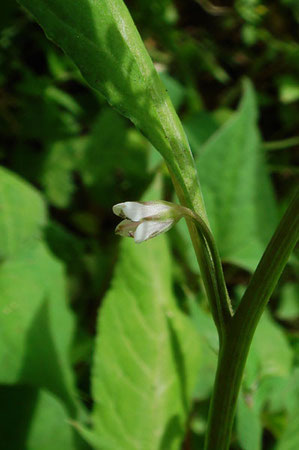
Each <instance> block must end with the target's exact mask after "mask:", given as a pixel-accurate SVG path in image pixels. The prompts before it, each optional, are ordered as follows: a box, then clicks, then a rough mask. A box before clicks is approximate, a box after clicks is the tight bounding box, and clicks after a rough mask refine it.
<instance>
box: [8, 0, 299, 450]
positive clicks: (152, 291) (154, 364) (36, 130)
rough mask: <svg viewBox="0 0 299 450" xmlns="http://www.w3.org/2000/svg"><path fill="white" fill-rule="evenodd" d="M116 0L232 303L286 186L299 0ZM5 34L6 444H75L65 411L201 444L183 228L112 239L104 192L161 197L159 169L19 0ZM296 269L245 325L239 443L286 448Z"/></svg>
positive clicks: (295, 444) (295, 393) (210, 363)
mask: <svg viewBox="0 0 299 450" xmlns="http://www.w3.org/2000/svg"><path fill="white" fill-rule="evenodd" d="M126 4H127V6H128V7H129V9H130V12H131V14H132V16H133V18H134V21H135V23H136V25H137V27H138V30H139V32H140V33H141V35H142V38H143V40H144V41H145V44H146V47H147V49H148V51H149V53H150V55H151V57H152V59H153V60H154V62H155V65H156V68H157V70H158V72H159V74H160V76H161V78H162V80H163V82H164V83H165V86H166V88H167V90H168V92H169V94H170V96H171V98H172V101H173V103H174V105H175V107H176V109H177V111H178V113H179V116H180V117H181V118H182V121H183V124H184V127H185V130H186V133H187V135H188V138H189V141H190V144H191V147H192V151H193V154H194V157H195V159H196V164H197V168H198V171H199V175H200V180H201V184H202V189H203V193H204V197H205V202H206V206H207V210H208V214H209V220H210V222H211V225H212V228H213V231H214V234H215V237H216V240H217V243H218V245H219V249H220V252H221V256H222V260H223V263H224V268H225V275H226V280H227V283H228V286H229V290H230V293H231V295H232V298H233V301H234V302H235V304H236V303H237V302H238V299H240V296H241V294H242V292H243V290H244V287H245V286H246V284H247V283H248V280H249V278H250V274H251V273H252V271H253V270H254V268H255V266H256V264H257V262H258V259H259V257H260V256H261V254H262V252H263V250H264V248H265V245H266V244H267V242H268V240H269V237H270V236H271V233H272V232H273V230H274V229H275V226H276V224H277V223H278V220H279V217H280V216H281V215H282V212H283V211H284V209H285V207H286V205H287V204H288V202H289V200H290V198H291V196H292V193H293V191H294V188H295V185H296V184H297V183H298V167H297V163H298V159H299V132H298V130H299V108H298V105H299V40H298V38H299V32H298V30H299V28H298V25H299V6H298V2H297V0H279V1H277V2H271V3H270V2H262V1H259V0H236V1H235V2H232V1H227V2H221V6H219V5H220V2H218V5H217V4H216V2H215V4H214V3H213V4H211V3H209V2H208V1H206V0H188V1H180V0H177V1H171V0H152V1H150V2H148V1H146V0H131V1H126ZM0 30H1V31H0V67H1V69H0V132H1V142H0V164H1V167H0V383H1V385H0V399H1V403H0V418H1V420H0V435H1V442H2V446H3V448H5V449H7V450H9V449H12V450H15V449H16V450H19V449H23V448H24V449H30V450H33V449H43V450H44V449H49V450H52V449H53V448H57V449H66V450H68V449H81V448H87V444H86V443H85V442H84V440H83V438H82V437H81V435H80V434H79V433H77V431H76V428H75V427H74V426H70V422H72V423H75V425H76V424H78V423H84V422H88V421H89V416H90V414H91V415H92V418H93V423H94V430H95V431H96V433H97V435H100V436H102V437H103V439H107V442H110V441H111V440H112V441H113V439H116V440H117V444H115V443H114V445H116V447H113V448H118V449H119V450H121V449H124V450H125V449H133V448H136V449H137V448H138V449H139V448H140V449H152V450H154V449H158V448H159V449H161V450H163V449H165V450H166V449H170V448H176V449H177V448H180V447H181V448H183V449H185V450H187V449H188V450H189V449H198V448H202V443H203V437H204V433H205V427H206V421H207V410H208V404H209V398H210V394H211V389H212V384H213V377H214V373H215V365H216V351H217V337H216V336H217V335H216V330H215V327H214V325H213V323H212V320H211V317H210V314H209V310H208V305H207V302H206V299H205V296H204V292H203V290H202V286H201V282H200V276H199V272H198V267H197V263H196V260H195V255H194V253H193V248H192V246H191V243H190V240H189V236H188V233H187V229H186V226H185V224H184V223H180V224H179V225H178V226H176V227H175V229H173V230H172V231H171V232H170V233H169V234H168V235H167V236H166V237H164V236H161V237H159V238H157V239H156V240H154V241H150V242H148V243H145V244H141V245H140V246H135V245H134V244H133V243H132V242H131V241H129V240H123V241H120V239H119V238H118V237H116V236H114V233H113V229H114V227H115V226H116V224H117V223H118V219H117V218H115V217H114V216H113V215H112V211H111V208H112V205H114V204H115V203H118V202H122V201H125V200H138V199H141V198H151V199H154V198H156V199H160V198H164V199H166V200H173V199H174V194H173V189H172V186H171V181H170V179H169V176H168V173H167V169H166V167H165V166H164V164H163V162H162V159H160V156H159V154H158V153H157V152H156V150H155V149H154V148H153V147H152V146H151V145H150V144H149V142H148V141H147V140H146V139H145V138H144V137H143V136H142V135H141V133H139V132H138V131H137V130H136V129H135V128H134V127H133V126H132V124H131V123H130V122H129V121H127V120H126V119H124V118H123V117H121V116H119V115H118V114H117V113H116V112H114V111H112V109H111V108H110V107H109V106H108V105H107V104H106V102H105V101H104V99H103V98H102V97H101V96H100V94H98V93H97V92H96V91H93V90H91V89H90V88H89V87H88V86H87V85H86V83H85V82H84V80H83V78H82V76H81V75H80V73H79V72H78V70H77V69H76V68H75V67H74V65H73V64H72V62H71V61H70V60H69V59H68V58H67V57H66V56H65V55H64V54H63V53H62V52H61V51H60V50H59V49H58V48H57V47H56V46H54V44H52V43H51V42H50V41H48V40H47V39H46V37H45V36H44V34H43V32H42V30H41V29H40V28H39V26H38V25H37V24H36V23H35V22H34V21H33V20H32V18H31V17H30V16H29V15H28V14H27V13H26V12H25V11H24V10H22V9H21V8H20V7H19V6H18V4H17V3H15V2H14V1H11V2H2V3H1V5H0ZM298 268H299V260H298V254H296V252H295V253H294V254H293V256H292V258H291V260H290V261H289V264H288V266H287V268H286V270H285V272H284V274H283V276H282V278H281V280H280V283H279V285H278V287H277V289H276V291H275V294H274V295H273V298H272V299H271V302H270V305H269V308H268V311H267V313H266V314H265V315H264V317H263V319H262V322H261V324H260V326H259V327H258V330H257V333H256V337H255V339H254V342H253V346H252V350H251V353H250V356H249V360H248V363H247V368H246V374H245V378H244V383H243V388H242V393H241V395H240V399H239V403H238V409H237V417H236V424H235V429H234V435H233V444H232V448H234V449H244V450H258V449H262V448H263V449H277V450H297V449H298V448H299V406H298V405H299V331H298V325H299V304H298V272H299V271H298ZM296 283H297V284H296ZM165 309H166V311H167V314H168V316H169V317H170V318H172V319H171V321H170V322H169V321H167V315H166V319H165V316H164V314H163V311H164V310H165ZM188 316H189V317H188ZM98 318H100V320H99V321H98ZM172 327H174V330H175V332H173V331H172ZM176 333H177V334H176ZM96 335H97V336H98V338H97V339H95V337H96ZM177 336H180V341H179V342H178V343H177V342H173V341H174V340H175V339H176V338H177ZM195 340H198V341H199V342H200V354H199V355H198V352H197V349H196V348H194V341H195ZM152 341H154V342H155V344H153V343H152ZM187 350H188V351H187ZM157 353H158V354H159V358H158V359H157V357H156V356H157ZM187 354H188V357H187V356H186V355H187ZM140 355H141V361H140V360H139V356H140ZM182 361H184V364H185V365H184V367H182ZM198 361H199V362H198ZM148 367H149V371H150V373H149V375H150V378H151V379H152V380H155V379H154V378H153V377H154V375H156V374H157V373H159V377H160V378H159V380H160V382H161V380H164V381H165V386H166V385H167V382H169V380H171V389H169V392H168V394H167V396H166V397H165V396H163V395H162V394H161V393H163V392H164V391H163V389H164V388H165V386H164V385H162V384H161V385H159V386H156V388H157V389H158V388H159V389H161V393H160V394H161V396H160V397H159V396H158V395H157V396H156V397H153V395H152V390H151V389H152V386H151V385H147V383H148V374H147V370H148ZM157 371H158V372H157ZM159 371H160V372H159ZM190 373H193V374H195V376H196V380H197V381H196V389H195V391H193V390H192V385H193V382H194V380H192V376H190ZM128 374H129V375H128ZM132 374H134V376H133V375H132ZM131 375H132V376H133V378H130V376H131ZM134 377H136V378H134ZM153 383H154V381H153ZM140 386H141V387H142V389H140ZM149 399H152V400H153V406H151V403H150V401H149ZM159 399H160V400H159ZM161 399H162V400H161ZM159 402H160V403H159ZM163 402H164V403H163ZM111 405H112V406H111ZM113 405H114V406H113ZM190 405H191V406H190ZM189 409H190V411H189ZM115 411H117V417H115ZM124 418H125V420H126V421H125V425H124V424H123V423H122V420H124ZM185 423H187V425H186V427H185ZM153 429H155V430H160V431H159V433H160V434H159V433H158V438H157V442H156V441H155V440H154V438H153V437H152V430H153ZM140 430H142V435H140ZM147 433H148V434H147ZM115 436H116V437H115ZM170 436H171V445H170V443H169V442H170V440H169V439H170ZM151 439H152V441H151ZM102 442H103V441H102ZM109 445H110V444H109ZM102 446H103V449H106V448H107V449H108V448H109V446H108V444H107V445H106V446H105V444H102Z"/></svg>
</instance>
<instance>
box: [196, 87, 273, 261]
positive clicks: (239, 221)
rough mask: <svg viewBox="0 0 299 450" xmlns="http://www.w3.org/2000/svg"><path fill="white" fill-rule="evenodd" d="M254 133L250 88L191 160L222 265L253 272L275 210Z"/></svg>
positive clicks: (255, 121) (255, 116)
mask: <svg viewBox="0 0 299 450" xmlns="http://www.w3.org/2000/svg"><path fill="white" fill-rule="evenodd" d="M260 144H261V142H260V136H259V133H258V128H257V108H256V102H255V95H254V91H253V88H252V86H251V84H250V83H249V82H246V85H245V92H244V96H243V99H242V101H241V104H240V106H239V109H238V111H237V112H236V113H235V114H234V116H233V117H232V118H231V119H230V120H229V121H228V122H227V123H226V124H225V125H224V126H223V127H222V128H220V129H219V130H218V131H217V132H216V133H215V134H214V135H213V136H212V137H211V139H210V140H209V141H208V142H207V144H206V145H205V146H204V148H203V149H202V151H201V153H200V157H199V158H198V160H197V167H198V171H199V175H200V180H201V183H202V190H203V194H204V198H205V203H206V207H207V211H208V216H209V220H210V222H211V227H212V230H213V232H214V235H215V239H216V241H217V244H218V247H219V251H220V254H221V257H222V259H223V260H224V261H228V262H230V263H233V264H236V265H239V266H241V267H244V268H246V269H249V270H253V269H254V268H255V267H256V265H257V262H258V260H259V258H260V257H261V255H262V253H263V251H264V248H265V245H266V244H267V243H268V240H269V239H270V237H271V235H272V232H273V230H274V228H275V226H276V222H277V217H276V207H275V202H274V195H273V189H272V187H271V183H270V181H269V177H268V174H267V169H266V166H265V161H264V157H263V154H262V153H261V145H260Z"/></svg>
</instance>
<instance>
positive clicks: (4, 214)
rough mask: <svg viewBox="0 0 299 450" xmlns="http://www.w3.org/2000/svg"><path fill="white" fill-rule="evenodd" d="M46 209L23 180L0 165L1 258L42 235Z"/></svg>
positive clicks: (38, 196)
mask: <svg viewBox="0 0 299 450" xmlns="http://www.w3.org/2000/svg"><path fill="white" fill-rule="evenodd" d="M45 222H46V210H45V205H44V202H43V200H42V198H41V196H40V195H39V194H38V193H37V191H35V190H34V189H33V188H32V187H31V186H30V185H29V184H28V183H27V182H26V181H23V180H22V179H21V178H19V177H18V176H17V175H15V174H12V173H11V172H9V171H8V170H7V169H4V168H3V167H0V261H1V260H3V259H7V258H9V257H11V256H13V255H14V254H16V253H17V252H18V251H20V250H22V248H23V247H24V246H28V245H29V244H30V243H32V242H34V241H35V240H37V239H38V238H39V237H40V236H41V230H42V227H43V226H44V225H45Z"/></svg>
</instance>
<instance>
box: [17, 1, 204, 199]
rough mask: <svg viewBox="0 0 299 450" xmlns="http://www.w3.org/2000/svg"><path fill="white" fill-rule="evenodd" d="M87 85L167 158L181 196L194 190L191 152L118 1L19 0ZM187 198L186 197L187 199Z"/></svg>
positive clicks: (135, 31) (134, 31)
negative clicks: (68, 58)
mask: <svg viewBox="0 0 299 450" xmlns="http://www.w3.org/2000/svg"><path fill="white" fill-rule="evenodd" d="M19 3H20V4H21V5H23V6H25V7H26V8H28V10H29V11H30V12H31V13H32V14H33V15H34V17H35V18H36V20H37V21H38V22H39V23H40V25H41V26H42V27H43V28H44V30H45V32H46V34H47V36H48V38H49V39H51V40H53V41H54V42H56V43H57V44H58V45H59V46H60V47H61V48H62V49H63V50H64V51H65V53H66V54H67V55H69V56H70V57H71V58H72V60H73V61H74V62H75V64H76V65H77V66H78V67H79V69H80V71H81V73H82V75H83V76H84V78H85V79H86V80H87V82H88V83H89V85H90V86H91V87H92V88H94V89H96V90H98V91H100V92H101V93H102V94H103V95H104V96H105V97H106V99H107V100H108V102H109V103H110V104H111V105H112V106H114V107H115V108H116V109H117V110H118V111H119V112H120V113H121V114H123V115H125V116H126V117H128V118H130V119H131V120H132V122H133V123H134V124H135V125H136V126H137V128H139V129H140V130H142V132H143V133H144V134H145V135H146V136H147V138H148V139H149V140H150V141H151V143H152V144H153V145H154V146H155V147H156V148H157V149H158V150H159V151H160V152H161V154H162V155H163V156H164V157H165V159H166V160H167V161H168V163H169V165H170V167H171V168H172V171H173V172H174V174H175V176H176V178H177V181H178V182H180V183H181V188H182V190H183V192H184V194H185V195H186V197H187V198H188V197H189V198H190V199H191V195H192V198H193V196H194V190H197V191H198V194H199V195H198V197H197V200H196V201H195V203H197V204H198V208H201V206H200V205H201V195H200V192H199V185H198V184H197V181H196V180H197V178H196V172H195V168H194V164H193V159H192V155H191V152H190V149H189V147H188V143H187V140H186V136H185V134H184V131H183V128H182V125H181V123H180V121H179V119H178V117H177V115H176V112H175V110H174V108H173V106H172V103H171V101H170V99H169V96H168V94H167V92H166V89H165V87H164V85H163V83H162V82H161V80H160V78H159V76H158V74H157V72H156V70H155V68H154V66H153V63H152V61H151V59H150V57H149V55H148V53H147V51H146V49H145V47H144V45H143V43H142V41H141V38H140V36H139V34H138V31H137V30H136V27H135V25H134V23H133V21H132V18H131V16H130V14H129V12H128V10H127V8H126V6H125V4H124V3H123V1H122V0H102V1H101V2H96V1H93V0H80V1H76V2H73V0H64V1H63V2H61V1H60V0H20V1H19ZM70 11H71V14H70ZM190 201H191V200H190Z"/></svg>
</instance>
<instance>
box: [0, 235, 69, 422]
mask: <svg viewBox="0 0 299 450" xmlns="http://www.w3.org/2000/svg"><path fill="white" fill-rule="evenodd" d="M65 294H66V293H65V280H64V273H63V267H62V266H61V264H60V263H59V262H58V261H57V260H56V259H54V258H53V257H52V256H51V254H50V253H49V252H48V250H47V248H46V247H45V246H44V245H43V244H42V243H38V244H36V245H35V246H32V245H31V246H30V248H26V249H25V250H24V251H23V252H20V253H19V254H18V256H16V257H15V258H11V259H10V260H8V261H7V262H5V263H3V264H2V265H1V267H0V312H1V314H0V366H1V371H0V382H1V383H5V384H14V383H25V384H28V385H32V386H36V387H43V388H47V389H49V390H50V391H51V392H53V393H54V394H55V395H57V396H59V397H60V398H61V399H62V400H63V401H64V402H65V403H66V405H67V407H68V409H69V411H70V413H71V414H72V415H75V411H76V407H77V406H76V400H75V388H74V380H73V375H72V371H71V368H70V365H69V360H68V352H69V349H70V344H71V339H72V336H73V326H74V322H73V316H72V314H71V313H70V311H69V309H68V307H67V304H66V295H65Z"/></svg>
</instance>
